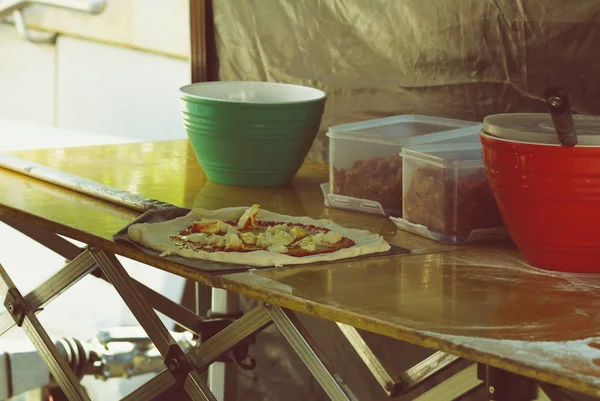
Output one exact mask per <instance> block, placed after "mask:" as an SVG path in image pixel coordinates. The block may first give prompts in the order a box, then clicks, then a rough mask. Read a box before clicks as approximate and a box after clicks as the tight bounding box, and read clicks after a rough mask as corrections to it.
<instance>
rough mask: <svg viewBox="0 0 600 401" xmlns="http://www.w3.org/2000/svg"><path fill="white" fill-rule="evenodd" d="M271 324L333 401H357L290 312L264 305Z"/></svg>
mask: <svg viewBox="0 0 600 401" xmlns="http://www.w3.org/2000/svg"><path fill="white" fill-rule="evenodd" d="M265 308H266V310H267V312H268V313H269V316H271V319H273V323H275V325H276V326H277V328H278V329H279V331H280V332H281V334H283V336H284V337H285V339H286V340H287V341H288V342H289V343H290V345H291V346H292V348H293V349H294V351H296V353H297V354H298V356H299V357H300V358H301V359H302V361H303V362H304V364H305V365H306V366H307V367H308V369H309V370H310V372H311V373H312V374H313V376H314V378H315V379H316V380H317V381H318V382H319V384H320V385H321V386H322V387H323V390H325V392H326V393H327V395H328V396H329V398H330V399H331V400H333V401H350V400H358V398H356V396H355V395H354V394H353V393H352V392H351V391H350V389H349V388H348V387H347V386H346V384H345V383H344V382H343V381H342V379H341V378H340V377H339V376H338V375H337V374H336V373H332V372H333V371H332V369H331V367H330V366H329V363H328V362H327V359H326V358H325V356H324V355H323V353H322V352H321V350H320V349H319V348H318V347H317V345H316V343H315V342H314V340H313V339H312V337H311V336H310V335H309V334H308V332H307V331H306V329H305V328H304V326H303V325H302V323H300V321H299V320H298V318H297V317H296V315H294V314H293V313H292V312H291V311H284V310H283V309H281V308H280V307H279V306H275V305H271V304H269V305H265Z"/></svg>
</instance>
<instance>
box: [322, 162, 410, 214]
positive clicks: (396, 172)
mask: <svg viewBox="0 0 600 401" xmlns="http://www.w3.org/2000/svg"><path fill="white" fill-rule="evenodd" d="M331 192H332V193H334V194H337V195H344V196H351V197H354V198H360V199H369V200H374V201H377V202H379V203H380V204H381V206H382V207H383V208H384V209H385V210H386V212H391V213H393V214H394V215H396V216H401V215H402V158H401V157H400V156H398V155H394V156H385V157H374V158H370V159H364V160H355V161H354V162H353V163H352V165H351V166H350V167H349V168H343V169H337V168H335V167H334V168H333V181H332V187H331Z"/></svg>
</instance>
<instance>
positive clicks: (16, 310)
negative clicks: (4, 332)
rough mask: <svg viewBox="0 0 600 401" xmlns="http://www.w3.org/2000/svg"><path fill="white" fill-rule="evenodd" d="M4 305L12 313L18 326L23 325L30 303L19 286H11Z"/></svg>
mask: <svg viewBox="0 0 600 401" xmlns="http://www.w3.org/2000/svg"><path fill="white" fill-rule="evenodd" d="M4 307H5V308H6V310H7V311H8V313H10V315H11V316H12V318H13V319H14V321H15V323H16V325H17V326H19V327H21V326H22V325H23V320H24V319H25V315H26V314H27V312H29V305H28V304H27V302H26V301H25V298H23V295H21V293H20V292H19V290H18V289H17V288H14V287H13V288H9V289H8V292H7V293H6V298H5V299H4Z"/></svg>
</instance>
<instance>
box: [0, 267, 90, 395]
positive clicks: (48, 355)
mask: <svg viewBox="0 0 600 401" xmlns="http://www.w3.org/2000/svg"><path fill="white" fill-rule="evenodd" d="M0 293H2V294H4V295H5V296H6V299H5V306H6V309H7V311H8V312H9V313H10V314H11V316H12V317H13V318H14V320H15V323H16V324H17V325H18V326H21V327H22V328H23V330H24V331H25V334H27V336H28V337H29V339H30V340H31V342H32V343H33V345H34V347H35V348H36V350H37V351H38V353H39V354H40V356H41V358H42V360H43V361H44V363H45V364H46V366H47V367H48V370H49V371H50V373H51V374H52V377H54V379H55V380H56V382H57V383H58V385H59V386H60V387H61V389H62V390H63V391H64V393H65V395H66V396H67V397H68V399H69V400H74V401H88V400H89V399H90V398H89V397H88V396H87V394H86V392H85V390H84V389H83V387H82V386H81V384H80V383H79V380H78V379H77V377H75V374H74V373H73V371H72V370H71V368H70V367H69V365H68V364H67V362H66V361H65V360H64V359H63V357H62V356H61V355H60V352H59V351H58V348H56V345H54V342H53V341H52V340H51V339H50V336H48V333H46V330H44V328H43V327H42V325H41V323H40V321H39V320H38V318H37V316H36V315H35V309H32V308H31V305H30V304H29V302H28V301H27V299H26V298H25V297H23V296H22V295H21V293H20V292H19V290H18V289H17V288H16V286H15V284H14V283H13V281H12V279H11V278H10V276H9V275H8V273H7V272H6V270H4V268H3V267H2V265H0Z"/></svg>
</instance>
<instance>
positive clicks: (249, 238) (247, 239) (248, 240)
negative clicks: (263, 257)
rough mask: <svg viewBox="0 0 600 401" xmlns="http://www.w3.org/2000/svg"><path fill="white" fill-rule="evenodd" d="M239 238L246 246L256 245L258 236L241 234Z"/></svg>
mask: <svg viewBox="0 0 600 401" xmlns="http://www.w3.org/2000/svg"><path fill="white" fill-rule="evenodd" d="M239 237H240V239H241V240H242V241H244V244H246V245H254V244H256V234H254V233H253V232H245V233H240V234H239Z"/></svg>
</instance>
